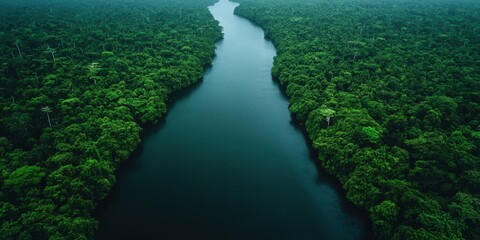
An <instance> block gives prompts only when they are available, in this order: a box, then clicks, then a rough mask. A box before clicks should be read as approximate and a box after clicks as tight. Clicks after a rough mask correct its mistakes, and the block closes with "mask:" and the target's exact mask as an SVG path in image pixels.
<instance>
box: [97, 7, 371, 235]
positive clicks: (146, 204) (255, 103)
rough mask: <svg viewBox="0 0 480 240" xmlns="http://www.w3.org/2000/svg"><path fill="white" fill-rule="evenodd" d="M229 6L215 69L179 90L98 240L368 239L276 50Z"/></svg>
mask: <svg viewBox="0 0 480 240" xmlns="http://www.w3.org/2000/svg"><path fill="white" fill-rule="evenodd" d="M237 5H238V4H236V3H232V2H229V1H227V0H220V2H218V3H216V4H215V5H214V6H211V7H210V8H209V9H210V12H211V13H212V15H213V16H214V17H215V19H217V20H218V21H219V22H220V25H221V26H223V29H224V39H223V40H222V41H220V42H218V43H217V44H216V54H217V56H216V58H215V60H214V62H213V67H211V68H210V69H208V70H207V71H206V73H205V76H204V79H203V81H202V82H201V83H200V84H197V85H196V86H194V87H192V88H189V89H185V90H182V91H180V92H179V93H176V94H175V95H174V96H173V100H174V104H173V105H172V106H170V109H169V112H168V114H167V117H166V119H165V121H164V122H163V123H161V124H160V126H158V127H157V128H156V129H154V130H151V131H150V132H149V133H148V134H146V135H145V136H144V137H143V139H142V146H141V147H140V150H139V152H138V153H137V154H136V156H134V157H133V158H132V159H131V162H129V163H128V164H127V166H125V167H124V168H125V169H124V170H123V171H121V172H120V174H119V177H118V182H117V184H116V186H115V187H114V189H113V190H112V192H111V193H110V195H111V196H109V198H108V199H107V200H106V201H105V202H103V203H102V204H101V205H100V206H99V208H98V210H97V213H96V214H97V218H98V219H99V221H100V229H99V231H98V232H97V234H96V236H95V239H97V240H98V239H116V240H118V239H362V238H366V235H367V232H368V230H367V229H368V226H367V224H366V222H368V219H367V218H366V217H365V215H364V214H362V213H358V212H356V210H354V208H352V207H351V206H349V204H348V203H346V200H345V199H344V196H343V193H341V191H339V190H338V189H339V188H338V186H335V185H336V184H335V183H334V182H332V181H330V180H328V178H327V177H326V176H325V174H324V173H322V172H321V171H319V170H317V167H316V165H315V163H314V157H312V154H311V152H310V149H309V147H308V143H307V141H306V140H305V138H304V135H303V134H302V131H301V129H299V128H297V127H296V126H295V125H294V123H293V122H292V119H291V116H290V113H289V111H288V100H287V99H286V98H285V96H283V95H282V93H281V91H280V89H279V87H278V85H277V84H276V83H275V82H274V81H272V78H271V75H270V70H271V67H272V64H273V57H274V56H275V54H276V53H275V48H274V46H273V45H272V43H271V42H269V41H267V40H266V39H264V33H263V31H262V29H260V28H259V27H257V26H255V25H254V24H252V23H251V22H249V21H248V20H246V19H243V18H241V17H238V16H235V15H234V14H233V10H234V9H235V7H236V6H237Z"/></svg>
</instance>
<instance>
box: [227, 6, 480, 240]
mask: <svg viewBox="0 0 480 240" xmlns="http://www.w3.org/2000/svg"><path fill="white" fill-rule="evenodd" d="M238 2H240V3H241V5H240V6H239V7H238V8H237V9H236V14H238V15H241V16H244V17H247V18H249V19H251V20H252V21H254V22H255V23H257V24H259V25H260V26H261V27H263V28H264V29H265V31H266V36H267V37H268V38H271V39H272V40H273V41H274V43H275V46H276V48H277V50H278V56H277V57H276V59H275V64H274V68H273V71H272V72H273V75H274V77H276V78H277V79H278V80H279V81H280V83H281V84H282V85H283V86H285V89H286V93H287V95H288V96H289V98H290V110H291V112H292V113H293V114H294V115H295V116H296V119H298V120H299V121H300V122H302V123H304V124H305V126H306V129H307V131H308V134H309V137H310V139H311V140H312V142H313V147H314V148H315V149H316V150H318V157H319V160H320V162H321V164H322V166H323V167H324V168H325V169H326V170H327V171H328V172H329V173H331V174H333V175H334V176H336V177H337V178H338V179H339V181H340V182H341V184H342V186H343V187H344V188H345V190H346V194H347V198H348V199H349V200H350V201H352V202H353V203H354V204H356V205H358V206H360V207H362V208H365V209H367V210H368V211H369V213H370V218H371V220H372V222H373V227H374V232H375V235H376V236H377V237H378V238H380V239H480V195H479V194H480V127H479V123H480V122H479V121H480V115H479V112H480V67H479V66H480V15H479V12H480V4H479V2H478V1H426V0H422V1H410V0H382V1H373V0H348V1H347V0H336V1H327V0H298V1H290V0H282V1H278V0H239V1H238Z"/></svg>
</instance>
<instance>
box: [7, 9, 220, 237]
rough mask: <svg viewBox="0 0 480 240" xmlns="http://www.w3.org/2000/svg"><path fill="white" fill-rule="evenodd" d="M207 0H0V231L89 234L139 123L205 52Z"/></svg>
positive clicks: (191, 77)
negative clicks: (100, 204)
mask: <svg viewBox="0 0 480 240" xmlns="http://www.w3.org/2000/svg"><path fill="white" fill-rule="evenodd" d="M213 3H214V1H213V0H204V1H198V0H197V1H196V0H184V1H173V0H163V1H149V0H142V1H128V0H120V1H117V0H116V1H93V0H82V1H63V0H62V1H60V0H49V1H2V2H1V3H0V16H1V19H2V20H1V21H0V59H1V60H0V111H1V114H0V125H1V126H2V127H1V128H0V239H91V237H92V236H93V232H94V231H95V229H96V228H97V227H98V223H97V222H96V221H95V220H94V219H93V218H92V217H91V216H90V214H91V212H92V210H93V209H94V208H95V205H96V202H98V201H99V200H101V199H102V198H104V197H105V196H106V194H107V193H108V191H109V190H110V188H111V187H112V185H113V183H114V182H115V176H114V172H115V169H116V168H117V167H118V166H119V164H120V163H121V162H122V161H124V160H126V159H127V158H128V157H129V156H130V154H131V153H132V151H134V149H135V148H136V147H137V145H138V144H139V142H140V138H139V134H140V132H141V126H144V125H146V124H152V123H155V122H156V121H157V120H158V119H159V118H160V117H162V116H163V115H164V114H165V112H166V104H165V102H166V100H167V95H168V94H169V93H171V92H172V91H175V90H177V89H180V88H182V87H185V86H188V85H191V84H192V83H194V82H196V81H197V80H199V79H200V78H201V77H202V75H203V69H204V67H205V65H208V64H209V63H210V62H211V61H212V58H213V56H214V42H215V41H216V40H218V39H220V38H221V31H220V28H219V26H218V23H217V22H216V21H215V20H214V19H213V17H212V16H211V15H210V13H209V12H208V9H207V6H208V5H210V4H213Z"/></svg>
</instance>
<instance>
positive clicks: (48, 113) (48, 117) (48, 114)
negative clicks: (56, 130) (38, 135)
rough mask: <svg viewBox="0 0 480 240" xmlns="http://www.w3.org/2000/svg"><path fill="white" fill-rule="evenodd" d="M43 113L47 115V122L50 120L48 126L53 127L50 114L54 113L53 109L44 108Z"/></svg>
mask: <svg viewBox="0 0 480 240" xmlns="http://www.w3.org/2000/svg"><path fill="white" fill-rule="evenodd" d="M41 110H42V112H43V113H45V114H46V115H47V120H48V126H50V127H52V122H51V121H50V113H51V112H52V109H51V108H50V107H48V106H45V107H42V109H41Z"/></svg>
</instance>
